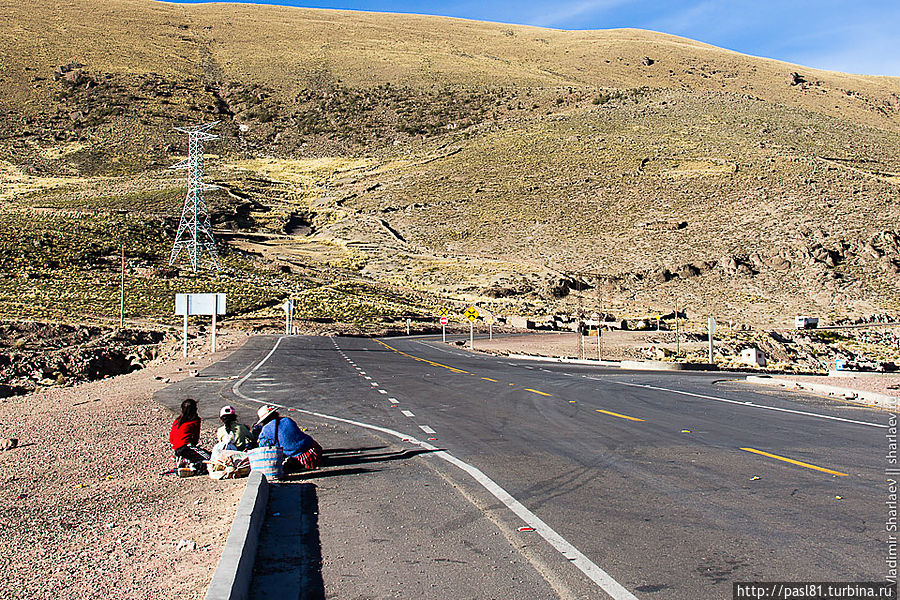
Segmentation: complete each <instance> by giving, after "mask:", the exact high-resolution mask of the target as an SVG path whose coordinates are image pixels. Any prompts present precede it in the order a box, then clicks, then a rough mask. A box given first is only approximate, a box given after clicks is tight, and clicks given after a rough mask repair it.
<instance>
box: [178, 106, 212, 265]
mask: <svg viewBox="0 0 900 600" xmlns="http://www.w3.org/2000/svg"><path fill="white" fill-rule="evenodd" d="M218 124H219V122H218V121H216V122H214V123H207V124H205V125H194V126H193V127H176V128H175V131H180V132H182V133H186V134H188V157H187V158H186V159H184V160H183V161H181V162H179V163H177V164H174V165H172V166H171V167H169V168H170V169H187V172H188V190H187V196H186V197H185V199H184V208H183V209H182V210H181V222H180V223H179V224H178V233H177V234H175V243H174V244H173V245H172V254H171V256H170V257H169V265H172V264H174V263H175V259H176V258H178V255H179V254H180V253H181V249H182V248H184V249H185V250H187V254H188V260H189V261H190V263H191V269H192V270H193V271H194V272H196V271H197V269H198V267H199V266H200V259H201V257H202V256H203V253H204V252H208V253H209V258H210V260H211V261H212V264H213V266H214V267H215V268H216V269H217V270H218V269H219V253H218V251H217V250H216V240H215V239H214V238H213V231H212V223H211V222H210V220H209V211H208V210H207V208H206V202H205V201H204V200H203V192H204V191H208V190H213V189H216V186H214V185H207V184H204V183H203V142H205V141H206V140H217V139H219V136H217V135H215V134H213V133H209V130H210V129H212V128H213V127H215V126H216V125H218Z"/></svg>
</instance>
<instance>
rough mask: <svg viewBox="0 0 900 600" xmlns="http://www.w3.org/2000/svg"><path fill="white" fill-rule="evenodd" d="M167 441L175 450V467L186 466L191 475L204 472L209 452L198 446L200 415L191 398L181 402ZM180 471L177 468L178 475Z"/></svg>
mask: <svg viewBox="0 0 900 600" xmlns="http://www.w3.org/2000/svg"><path fill="white" fill-rule="evenodd" d="M169 443H171V444H172V449H173V450H174V451H175V457H176V459H178V460H177V463H178V465H177V467H178V468H179V469H181V468H186V469H187V470H189V471H190V473H191V474H193V475H203V474H205V473H206V463H204V462H203V461H205V460H209V452H207V451H206V450H203V449H202V448H199V447H198V446H199V444H200V415H198V414H197V403H196V402H195V401H194V399H193V398H187V399H186V400H185V401H184V402H182V403H181V416H180V417H178V418H177V419H175V422H174V423H172V430H171V431H170V432H169ZM181 474H182V471H180V470H179V475H181Z"/></svg>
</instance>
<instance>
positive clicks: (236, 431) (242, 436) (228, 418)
mask: <svg viewBox="0 0 900 600" xmlns="http://www.w3.org/2000/svg"><path fill="white" fill-rule="evenodd" d="M219 420H221V421H222V426H221V427H219V429H217V430H216V438H217V439H218V440H219V441H220V442H224V441H225V440H226V439H227V438H230V439H231V443H232V444H234V447H235V448H237V449H238V450H240V451H241V452H245V451H247V450H249V449H250V448H252V447H253V438H252V437H251V436H250V430H249V429H248V428H247V426H246V425H243V424H241V423H238V422H237V411H236V410H235V409H234V407H233V406H223V407H222V410H220V411H219Z"/></svg>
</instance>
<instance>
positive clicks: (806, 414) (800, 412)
mask: <svg viewBox="0 0 900 600" xmlns="http://www.w3.org/2000/svg"><path fill="white" fill-rule="evenodd" d="M591 379H594V378H593V377H591ZM606 381H608V382H609V383H617V384H619V385H627V386H628V387H638V388H645V389H648V390H656V391H659V392H671V393H673V394H681V395H682V396H693V397H694V398H702V399H704V400H715V401H716V402H725V403H727V404H737V405H738V406H749V407H751V408H762V409H765V410H775V411H778V412H786V413H792V414H795V415H803V416H804V417H816V418H818V419H829V420H831V421H842V422H844V423H855V424H856V425H868V426H869V427H879V428H881V429H887V428H888V425H883V424H881V423H869V422H868V421H855V420H853V419H844V418H843V417H832V416H831V415H821V414H819V413H811V412H806V411H803V410H792V409H790V408H779V407H777V406H766V405H765V404H756V403H754V402H748V401H746V400H728V399H727V398H718V397H716V396H707V395H705V394H695V393H693V392H684V391H681V390H671V389H669V388H664V387H658V386H655V385H646V384H642V383H626V382H624V381H613V380H609V379H608V380H606Z"/></svg>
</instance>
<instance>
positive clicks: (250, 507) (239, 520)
mask: <svg viewBox="0 0 900 600" xmlns="http://www.w3.org/2000/svg"><path fill="white" fill-rule="evenodd" d="M268 503H269V484H268V482H267V481H266V478H265V476H264V475H263V474H261V473H260V472H259V471H251V472H250V477H249V478H248V479H247V487H246V488H245V489H244V495H243V496H241V502H240V504H238V507H237V511H236V512H235V513H234V522H233V523H232V524H231V533H229V534H228V541H226V542H225V548H224V549H223V550H222V556H221V557H220V558H219V564H218V565H217V566H216V572H215V573H213V576H212V581H210V582H209V587H208V588H207V589H206V596H205V599H206V600H246V598H247V595H248V592H249V590H250V579H251V578H252V577H253V565H254V563H255V562H256V547H257V545H258V543H259V531H260V529H261V528H262V524H263V521H264V520H265V518H266V507H267V505H268Z"/></svg>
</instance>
